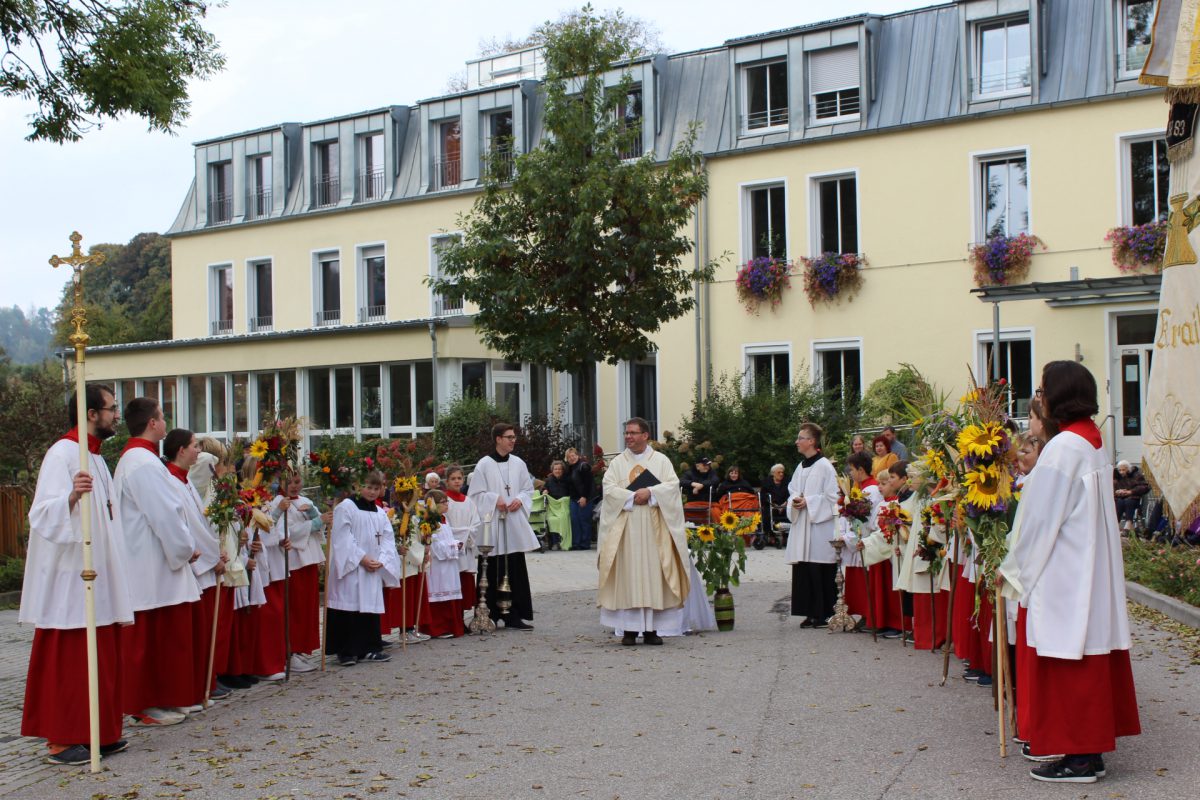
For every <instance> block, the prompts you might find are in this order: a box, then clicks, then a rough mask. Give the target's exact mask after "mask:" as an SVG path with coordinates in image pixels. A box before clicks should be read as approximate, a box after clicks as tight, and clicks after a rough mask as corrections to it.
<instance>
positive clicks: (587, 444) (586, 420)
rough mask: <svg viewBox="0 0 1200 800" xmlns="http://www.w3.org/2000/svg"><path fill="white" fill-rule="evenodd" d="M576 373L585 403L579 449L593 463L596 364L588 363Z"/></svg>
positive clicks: (581, 396)
mask: <svg viewBox="0 0 1200 800" xmlns="http://www.w3.org/2000/svg"><path fill="white" fill-rule="evenodd" d="M576 374H577V375H578V376H579V396H580V399H581V401H582V403H583V435H582V436H581V437H580V443H579V444H580V447H579V449H580V451H582V453H583V457H584V458H586V459H587V460H588V463H589V464H591V463H593V462H594V458H593V453H592V450H593V448H594V445H595V444H596V437H595V436H594V435H593V425H594V424H595V420H593V419H592V415H593V414H594V413H595V410H596V382H595V380H594V378H595V366H594V365H593V364H592V363H590V362H589V363H586V364H584V365H582V366H581V367H580V368H579V372H578V373H576Z"/></svg>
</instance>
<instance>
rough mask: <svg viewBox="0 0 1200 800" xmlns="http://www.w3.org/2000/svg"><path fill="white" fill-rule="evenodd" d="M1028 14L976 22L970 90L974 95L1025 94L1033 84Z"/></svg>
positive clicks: (988, 96) (1003, 95)
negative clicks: (973, 63) (973, 64)
mask: <svg viewBox="0 0 1200 800" xmlns="http://www.w3.org/2000/svg"><path fill="white" fill-rule="evenodd" d="M1031 49H1032V40H1031V39H1030V32H1029V17H1028V15H1022V16H1019V17H1009V18H1007V19H993V20H986V21H983V22H979V23H976V25H975V36H974V50H975V66H974V70H973V72H974V74H973V76H972V84H973V87H972V88H973V90H974V91H973V94H974V95H975V97H977V98H994V97H1008V96H1013V95H1022V94H1028V93H1029V91H1030V86H1031V85H1032V69H1031V67H1032V63H1033V62H1032V59H1031V58H1030V51H1031Z"/></svg>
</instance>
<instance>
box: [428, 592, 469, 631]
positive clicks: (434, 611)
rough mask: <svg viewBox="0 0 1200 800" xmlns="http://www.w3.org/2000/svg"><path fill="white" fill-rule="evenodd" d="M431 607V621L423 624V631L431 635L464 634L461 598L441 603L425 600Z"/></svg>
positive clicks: (429, 607)
mask: <svg viewBox="0 0 1200 800" xmlns="http://www.w3.org/2000/svg"><path fill="white" fill-rule="evenodd" d="M425 602H426V606H427V607H428V609H429V622H428V623H422V624H421V632H422V633H427V634H429V635H430V636H445V635H446V634H447V633H449V634H452V635H454V636H462V635H463V606H462V601H461V600H443V601H441V602H440V603H430V602H429V601H428V600H426V601H425Z"/></svg>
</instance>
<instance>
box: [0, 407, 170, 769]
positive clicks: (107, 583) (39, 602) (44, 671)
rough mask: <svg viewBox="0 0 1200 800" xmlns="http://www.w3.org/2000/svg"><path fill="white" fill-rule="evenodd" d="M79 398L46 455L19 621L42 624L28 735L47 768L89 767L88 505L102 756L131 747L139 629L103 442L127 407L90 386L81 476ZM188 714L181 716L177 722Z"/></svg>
mask: <svg viewBox="0 0 1200 800" xmlns="http://www.w3.org/2000/svg"><path fill="white" fill-rule="evenodd" d="M75 402H76V399H75V397H74V396H72V397H71V401H70V403H69V404H68V405H67V417H68V419H69V420H70V424H71V430H70V431H68V432H67V433H66V435H64V436H63V437H62V438H61V439H59V440H58V441H57V442H55V443H54V444H53V445H52V446H51V447H50V449H49V450H48V451H47V452H46V457H45V458H44V459H43V460H42V467H41V470H40V471H39V472H38V480H37V490H36V491H35V493H34V496H33V505H31V506H30V508H29V551H28V553H27V554H26V556H25V584H24V587H23V590H22V592H21V612H20V616H19V618H18V619H19V620H20V621H21V622H23V623H27V624H30V625H33V626H34V631H33V649H32V650H31V651H30V653H29V673H28V676H27V677H26V679H25V705H24V708H23V709H22V712H21V735H22V736H39V737H43V738H45V739H46V746H47V748H49V752H48V753H47V755H46V760H47V762H49V763H51V764H57V765H61V766H72V765H77V764H86V763H87V762H88V761H89V760H90V759H91V751H90V750H89V749H88V742H89V740H90V738H91V733H90V730H89V726H88V713H87V708H88V690H87V686H88V677H87V622H86V619H85V617H84V583H83V581H81V580H80V579H79V573H80V571H81V570H82V569H83V547H82V542H83V532H82V528H81V525H82V522H81V521H80V514H81V511H80V501H81V500H82V501H83V502H85V503H89V504H90V506H91V523H92V525H91V531H92V559H93V564H94V567H93V568H94V569H95V571H96V580H95V581H93V582H92V586H93V587H94V588H93V593H94V596H95V601H96V643H97V649H98V655H99V679H100V754H101V755H102V756H107V755H111V754H113V753H117V752H120V751H121V750H124V749H125V747H126V746H127V742H126V741H125V740H124V739H122V738H121V723H122V717H123V714H122V711H123V709H122V703H121V683H120V681H119V680H118V679H117V678H118V676H119V675H120V668H119V664H120V663H121V636H120V634H119V633H118V625H122V624H124V625H128V624H129V623H131V622H133V607H132V605H131V603H130V600H129V584H128V573H127V572H126V570H125V567H124V564H125V562H124V559H123V558H122V555H121V552H120V550H121V541H120V540H121V523H120V518H119V516H118V515H117V514H116V513H115V511H114V505H113V501H115V499H116V498H115V496H114V493H113V488H112V475H111V474H110V473H109V471H108V465H107V464H106V463H105V462H104V458H103V457H102V456H101V455H100V443H101V442H102V441H104V440H105V439H107V438H109V437H110V436H112V435H113V434H114V433H115V432H116V431H115V428H116V423H117V420H118V419H120V414H119V409H118V407H117V403H116V400H115V399H114V398H113V394H112V391H110V390H109V389H108V388H107V387H104V386H89V387H88V388H87V394H86V402H87V419H86V420H85V421H84V425H83V426H82V427H83V430H82V434H83V435H85V436H86V437H87V443H88V453H89V455H88V464H89V469H88V470H87V471H81V470H80V469H79V436H80V433H81V431H80V427H81V426H80V425H79V424H78V421H77V416H76V406H75ZM182 719H183V717H182V716H179V720H182Z"/></svg>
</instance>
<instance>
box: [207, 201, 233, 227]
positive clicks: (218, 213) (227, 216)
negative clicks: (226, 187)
mask: <svg viewBox="0 0 1200 800" xmlns="http://www.w3.org/2000/svg"><path fill="white" fill-rule="evenodd" d="M232 219H233V195H231V194H214V195H212V196H210V197H209V198H208V224H209V225H224V224H225V223H226V222H229V221H230V220H232Z"/></svg>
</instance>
